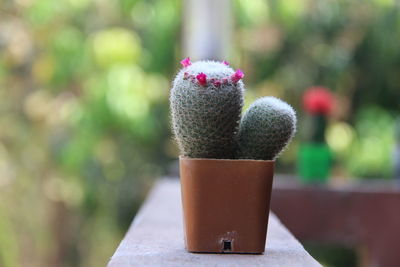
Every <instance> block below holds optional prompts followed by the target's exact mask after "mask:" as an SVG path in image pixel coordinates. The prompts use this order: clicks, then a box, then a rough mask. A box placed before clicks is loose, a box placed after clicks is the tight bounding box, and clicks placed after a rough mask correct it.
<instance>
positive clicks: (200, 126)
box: [170, 58, 244, 159]
mask: <svg viewBox="0 0 400 267" xmlns="http://www.w3.org/2000/svg"><path fill="white" fill-rule="evenodd" d="M181 64H182V66H183V68H182V69H181V70H180V71H179V73H178V74H177V76H176V78H175V80H174V82H173V87H172V89H171V95H170V103H171V113H172V126H173V132H174V134H175V137H176V140H177V142H178V145H179V148H180V150H181V153H182V154H183V155H184V156H187V157H192V158H223V159H230V158H233V157H234V155H235V151H236V136H237V131H238V127H239V122H240V114H241V111H242V107H243V90H244V89H243V82H242V81H241V79H242V78H243V73H242V72H241V71H240V70H237V71H234V70H233V69H232V68H231V67H229V65H228V64H227V62H216V61H198V62H195V63H191V62H190V59H189V58H186V59H184V60H182V61H181Z"/></svg>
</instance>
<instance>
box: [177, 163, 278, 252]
mask: <svg viewBox="0 0 400 267" xmlns="http://www.w3.org/2000/svg"><path fill="white" fill-rule="evenodd" d="M179 163H180V179H181V192H182V206H183V218H184V232H185V246H186V249H187V250H188V251H190V252H212V253H263V252H264V249H265V240H266V235H267V226H268V216H269V205H270V199H271V188H272V179H273V173H274V161H264V160H228V159H196V158H185V157H180V158H179Z"/></svg>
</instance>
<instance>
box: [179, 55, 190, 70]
mask: <svg viewBox="0 0 400 267" xmlns="http://www.w3.org/2000/svg"><path fill="white" fill-rule="evenodd" d="M181 64H182V66H183V67H184V68H186V67H188V66H190V65H192V62H191V61H190V57H187V58H185V59H184V60H182V61H181Z"/></svg>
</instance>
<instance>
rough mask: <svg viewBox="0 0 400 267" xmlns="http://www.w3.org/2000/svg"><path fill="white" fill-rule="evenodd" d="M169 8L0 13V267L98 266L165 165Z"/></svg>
mask: <svg viewBox="0 0 400 267" xmlns="http://www.w3.org/2000/svg"><path fill="white" fill-rule="evenodd" d="M180 6H181V3H180V1H177V0H167V1H166V0H163V1H161V0H154V1H141V0H121V1H102V0H85V1H79V0H63V1H51V0H37V1H30V0H18V1H6V2H2V3H1V7H0V29H1V31H0V49H1V54H0V94H1V99H2V100H0V101H1V104H0V121H1V125H2V127H1V129H0V192H1V193H0V216H1V217H0V266H4V267H13V266H46V265H47V266H104V265H105V264H106V262H107V260H108V258H109V257H110V256H111V254H112V252H113V251H114V250H115V248H116V246H117V245H118V242H119V241H120V240H121V238H122V234H123V233H124V232H125V231H126V229H127V227H128V225H129V223H130V222H131V220H132V218H133V216H134V214H135V212H136V210H137V208H138V207H139V205H140V203H141V201H142V200H143V198H144V196H145V194H146V193H147V190H148V189H149V186H150V185H151V181H152V180H153V178H155V177H158V176H160V175H162V174H163V173H165V170H166V168H167V166H168V163H169V162H170V161H171V160H172V159H174V158H175V157H176V149H175V147H174V144H173V143H172V141H171V138H170V132H169V117H168V104H167V96H168V90H169V81H168V80H169V77H171V76H172V75H173V72H174V69H175V66H176V63H175V62H177V60H176V55H175V51H177V49H176V47H177V45H179V44H178V43H177V42H176V41H175V40H176V39H177V37H178V34H179V28H180V8H181V7H180Z"/></svg>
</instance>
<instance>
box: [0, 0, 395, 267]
mask: <svg viewBox="0 0 400 267" xmlns="http://www.w3.org/2000/svg"><path fill="white" fill-rule="evenodd" d="M399 11H400V6H399V4H398V3H396V1H394V0H365V1H355V0H354V1H353V0H327V1H318V0H297V1H278V0H269V1H266V0H251V1H246V0H235V1H233V11H232V12H233V13H232V14H233V21H234V30H233V35H232V37H231V46H230V48H229V49H230V50H229V57H228V60H229V61H230V63H231V65H233V66H234V67H236V68H237V67H239V66H240V68H241V69H243V71H244V72H245V74H246V77H245V80H244V81H245V83H246V85H247V92H246V103H250V102H252V101H253V100H254V99H255V98H257V97H260V96H264V95H274V96H277V97H281V98H282V99H284V100H285V101H287V102H289V103H290V104H291V105H293V106H294V107H295V108H296V109H297V111H298V113H299V117H300V122H299V131H300V134H299V135H298V136H297V137H296V139H295V141H294V142H293V143H292V145H291V146H290V148H289V149H288V150H287V151H286V152H285V153H284V154H283V155H282V157H281V158H280V160H279V162H278V171H279V172H284V173H294V172H295V168H296V151H297V148H298V144H299V141H300V140H301V134H302V114H303V111H302V105H301V98H302V94H303V92H304V91H305V90H306V89H307V88H308V87H310V86H314V85H323V86H325V87H328V88H330V89H331V90H332V91H333V92H334V93H335V95H336V97H337V103H336V108H335V111H334V113H333V115H332V116H331V118H330V120H329V124H328V129H327V132H326V139H327V143H328V145H329V147H330V148H331V150H332V151H334V152H335V165H334V169H333V174H334V177H337V178H335V179H336V181H339V182H340V183H344V182H351V181H352V180H355V179H368V178H379V179H392V177H393V158H392V155H393V151H394V147H395V144H396V135H395V132H396V131H395V129H396V121H397V114H398V113H399V110H400V102H399V99H400V49H399V43H400V12H399ZM183 13H184V12H183V3H182V1H180V0H147V1H146V0H118V1H117V0H116V1H107V0H58V1H54V0H14V1H11V0H3V1H0V266H4V267H14V266H32V267H35V266H88V267H91V266H104V265H105V264H106V263H107V260H108V258H109V257H110V256H111V255H112V253H113V251H114V250H115V248H116V246H117V245H118V243H119V241H120V240H121V238H122V237H123V234H124V233H125V232H126V230H127V227H128V226H129V224H130V222H131V220H132V218H133V217H134V215H135V212H136V211H137V209H138V208H139V207H140V204H141V202H142V201H143V199H144V197H145V196H146V193H147V191H148V190H149V188H150V187H151V184H152V182H153V181H154V179H156V178H158V177H161V176H163V175H167V174H168V173H169V172H170V169H171V168H172V169H173V166H174V162H175V161H176V158H177V156H178V154H179V152H178V150H177V147H176V145H175V143H174V141H173V140H172V138H171V132H170V128H169V114H168V112H169V108H168V94H169V88H170V81H171V79H172V78H173V76H174V74H175V72H176V71H177V69H178V68H179V61H180V60H181V59H182V58H183V57H186V56H190V55H185V54H184V52H183V49H182V28H183V26H184V24H185V21H184V20H183V18H184V16H183ZM186 19H187V18H186ZM171 166H172V167H171Z"/></svg>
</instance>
